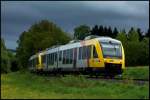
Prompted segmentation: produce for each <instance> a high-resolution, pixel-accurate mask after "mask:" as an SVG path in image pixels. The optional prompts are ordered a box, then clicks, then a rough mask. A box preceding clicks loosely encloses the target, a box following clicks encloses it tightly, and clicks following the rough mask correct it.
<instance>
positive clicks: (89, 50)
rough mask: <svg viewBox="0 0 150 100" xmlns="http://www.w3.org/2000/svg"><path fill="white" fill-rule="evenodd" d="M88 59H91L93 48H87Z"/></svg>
mask: <svg viewBox="0 0 150 100" xmlns="http://www.w3.org/2000/svg"><path fill="white" fill-rule="evenodd" d="M87 58H91V46H90V45H89V46H87Z"/></svg>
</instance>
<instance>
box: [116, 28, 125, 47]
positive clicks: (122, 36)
mask: <svg viewBox="0 0 150 100" xmlns="http://www.w3.org/2000/svg"><path fill="white" fill-rule="evenodd" d="M116 39H117V40H120V41H121V42H122V44H123V46H125V45H126V43H127V35H126V33H125V30H122V31H121V32H120V33H118V34H117V37H116Z"/></svg>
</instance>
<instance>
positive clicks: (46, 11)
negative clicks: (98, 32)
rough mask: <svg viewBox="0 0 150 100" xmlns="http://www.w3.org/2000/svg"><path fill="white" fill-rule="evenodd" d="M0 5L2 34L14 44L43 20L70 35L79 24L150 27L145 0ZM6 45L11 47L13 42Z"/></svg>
mask: <svg viewBox="0 0 150 100" xmlns="http://www.w3.org/2000/svg"><path fill="white" fill-rule="evenodd" d="M1 8H2V10H1V24H2V36H3V37H4V38H5V39H6V41H11V42H13V43H14V44H15V41H16V40H17V39H18V37H19V35H20V33H21V32H23V31H26V30H27V29H28V28H29V27H30V26H31V25H32V24H34V23H35V22H38V21H40V20H42V19H48V20H50V21H52V22H54V23H56V24H57V25H58V26H60V27H61V28H62V29H63V30H64V31H66V32H70V33H71V34H72V33H73V29H74V28H75V27H76V26H78V25H80V24H87V25H89V26H91V27H93V26H94V25H95V24H98V25H106V26H111V27H117V28H120V29H122V28H125V29H127V30H128V29H129V28H130V27H132V26H134V27H140V28H142V30H144V31H147V28H148V27H149V9H148V8H149V5H148V2H146V1H144V2H138V1H132V2H131V1H124V2H121V1H118V2H113V1H110V2H109V3H108V2H106V1H95V2H94V1H93V2H92V1H91V2H90V1H87V2H85V1H61V2H60V1H59V2H58V1H44V2H43V1H39V2H35V1H13V2H11V1H3V2H2V4H1ZM6 45H7V46H8V47H10V46H9V45H10V42H7V44H6ZM15 46H16V45H15ZM15 46H14V47H15Z"/></svg>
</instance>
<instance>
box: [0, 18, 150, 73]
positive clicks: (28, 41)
mask: <svg viewBox="0 0 150 100" xmlns="http://www.w3.org/2000/svg"><path fill="white" fill-rule="evenodd" d="M68 34H69V33H66V32H64V31H63V30H62V29H61V28H60V27H58V26H57V25H56V24H54V23H52V22H50V21H48V20H42V21H40V22H39V23H35V24H33V25H32V26H31V27H30V28H29V29H28V30H27V31H24V32H22V33H21V35H20V37H19V39H18V40H17V43H18V47H17V49H16V55H15V56H14V55H12V54H11V53H10V52H9V51H8V50H7V49H6V47H5V43H4V40H2V39H1V72H9V71H16V70H19V69H26V68H27V67H28V60H29V58H30V56H31V55H33V54H35V53H37V52H39V51H42V50H45V49H46V48H49V47H51V46H53V45H63V44H66V43H68V42H69V41H70V40H71V39H72V38H71V37H70V36H69V35H68ZM88 35H98V36H109V37H113V38H116V39H118V40H121V42H122V44H123V46H124V49H125V58H126V65H127V66H132V65H135V66H136V65H148V64H149V30H148V32H147V33H145V34H143V33H142V32H141V30H140V29H134V28H131V29H130V31H129V32H125V30H122V31H118V29H117V28H114V29H112V28H111V27H104V26H102V25H100V26H98V25H95V26H94V27H93V28H92V29H90V27H89V26H87V25H80V26H78V27H76V28H75V29H74V38H73V39H80V40H83V39H84V38H85V37H86V36H88Z"/></svg>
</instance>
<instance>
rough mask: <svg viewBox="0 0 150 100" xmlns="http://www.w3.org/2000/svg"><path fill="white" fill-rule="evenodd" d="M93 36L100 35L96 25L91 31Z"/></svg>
mask: <svg viewBox="0 0 150 100" xmlns="http://www.w3.org/2000/svg"><path fill="white" fill-rule="evenodd" d="M91 35H99V30H98V25H95V26H94V27H93V28H92V30H91Z"/></svg>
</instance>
